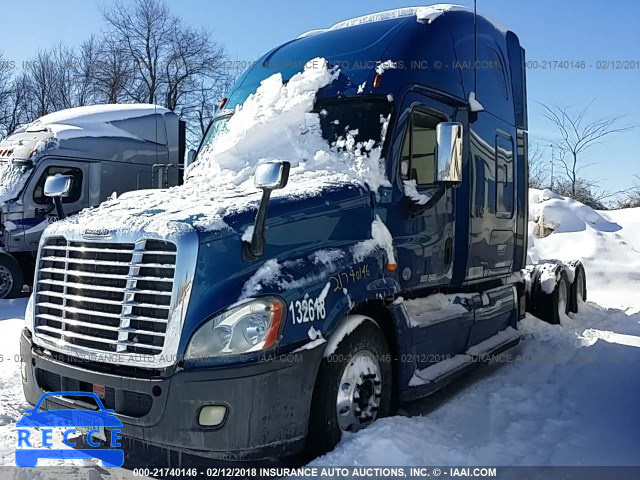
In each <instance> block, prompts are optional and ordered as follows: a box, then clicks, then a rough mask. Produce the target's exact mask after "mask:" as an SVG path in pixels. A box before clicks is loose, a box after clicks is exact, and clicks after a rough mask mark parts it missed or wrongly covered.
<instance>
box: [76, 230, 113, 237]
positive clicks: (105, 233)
mask: <svg viewBox="0 0 640 480" xmlns="http://www.w3.org/2000/svg"><path fill="white" fill-rule="evenodd" d="M111 235H113V231H111V230H107V229H106V228H97V229H87V230H85V231H84V233H83V234H82V236H83V237H84V238H105V237H110V236H111Z"/></svg>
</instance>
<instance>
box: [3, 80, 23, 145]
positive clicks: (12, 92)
mask: <svg viewBox="0 0 640 480" xmlns="http://www.w3.org/2000/svg"><path fill="white" fill-rule="evenodd" d="M29 88H30V87H29V80H28V78H27V76H26V75H25V74H21V75H19V76H17V77H16V78H14V79H13V81H12V82H11V85H10V87H9V93H8V95H7V96H6V97H5V100H3V103H2V122H1V125H0V129H1V131H0V134H1V135H2V136H6V135H9V134H10V133H12V132H13V131H14V130H15V129H16V128H18V127H19V126H20V125H21V124H23V123H26V122H28V121H30V120H31V117H30V115H29Z"/></svg>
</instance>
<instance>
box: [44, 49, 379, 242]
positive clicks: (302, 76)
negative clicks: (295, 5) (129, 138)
mask: <svg viewBox="0 0 640 480" xmlns="http://www.w3.org/2000/svg"><path fill="white" fill-rule="evenodd" d="M337 76H338V70H337V69H336V68H331V69H330V68H328V66H327V62H325V61H324V60H323V59H314V60H311V61H309V62H308V63H307V65H306V66H305V70H304V71H303V72H301V73H298V74H296V75H294V76H293V77H292V78H291V80H289V82H287V83H286V84H285V83H284V82H283V80H282V76H281V75H280V74H279V73H278V74H275V75H272V76H271V77H269V78H267V79H266V80H264V81H263V82H262V83H261V85H260V86H259V87H258V89H257V91H256V92H255V93H254V94H252V95H250V96H249V98H248V99H247V100H246V101H245V103H244V104H243V105H242V106H239V107H237V108H236V110H235V112H234V114H233V116H232V117H231V118H230V119H229V120H228V122H227V125H226V127H225V128H226V131H225V133H224V134H223V135H222V136H221V137H220V138H217V139H216V141H215V142H212V144H209V146H208V147H205V148H204V149H203V150H202V151H201V152H200V154H199V155H198V159H197V160H196V161H195V163H194V164H192V165H191V166H190V168H189V169H188V171H187V174H186V177H187V180H186V183H185V184H184V185H182V186H179V187H174V188H171V189H168V190H163V191H149V190H148V191H144V192H134V193H130V194H126V195H123V196H122V197H120V198H119V199H117V200H113V201H107V202H105V203H103V204H102V205H101V206H100V207H98V208H97V209H89V210H85V211H83V212H82V213H81V214H80V215H79V216H75V217H73V218H71V219H68V220H65V221H63V222H57V224H56V225H55V226H52V227H51V228H52V229H54V228H59V229H61V230H62V229H64V228H65V226H66V225H69V223H79V224H82V226H83V227H85V228H89V227H90V226H96V227H100V228H116V229H118V230H120V231H122V230H123V229H125V230H126V229H130V230H134V229H135V230H136V231H146V232H155V233H159V234H160V235H171V234H174V233H179V232H181V231H184V230H185V229H190V228H191V226H193V227H195V228H197V229H200V230H218V229H222V228H225V227H226V223H225V222H224V218H225V216H227V215H231V214H233V213H237V212H241V211H245V210H246V209H248V208H255V206H256V204H257V203H258V201H259V197H260V195H259V191H258V190H257V189H256V187H255V186H254V184H253V174H254V172H255V169H256V166H257V165H258V164H260V163H262V162H265V161H268V160H285V161H288V162H290V163H291V171H290V175H289V182H288V184H287V186H286V187H285V188H284V189H282V190H276V191H274V193H273V197H278V196H288V197H305V196H310V195H317V194H320V193H321V192H322V191H323V189H326V188H327V187H329V186H335V185H343V184H357V185H367V186H368V187H369V188H371V189H372V190H374V191H375V190H377V189H378V187H380V186H381V185H389V182H388V180H387V179H386V177H385V174H384V163H383V159H382V157H381V153H382V151H381V148H382V147H381V145H382V144H383V140H384V135H385V134H386V129H387V122H388V118H386V117H381V118H380V119H379V120H378V119H376V120H374V121H379V122H380V124H381V129H380V131H381V135H382V138H377V139H371V140H369V141H366V142H356V141H355V138H354V137H355V136H356V135H357V134H358V132H357V130H353V129H351V130H345V132H344V134H343V135H342V136H341V137H340V138H339V139H338V141H337V142H334V144H333V145H330V144H329V143H328V142H327V140H325V139H324V138H323V137H322V131H321V127H320V114H318V113H314V112H313V108H314V103H315V98H316V93H317V92H318V90H319V89H320V88H322V87H324V86H326V85H328V84H329V83H331V82H332V81H333V80H335V79H336V78H337ZM375 145H378V146H375ZM105 223H107V224H108V225H105Z"/></svg>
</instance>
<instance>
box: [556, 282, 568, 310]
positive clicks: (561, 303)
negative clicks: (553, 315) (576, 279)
mask: <svg viewBox="0 0 640 480" xmlns="http://www.w3.org/2000/svg"><path fill="white" fill-rule="evenodd" d="M566 314H567V283H566V282H564V281H561V282H560V283H559V284H558V316H560V317H562V316H563V315H566Z"/></svg>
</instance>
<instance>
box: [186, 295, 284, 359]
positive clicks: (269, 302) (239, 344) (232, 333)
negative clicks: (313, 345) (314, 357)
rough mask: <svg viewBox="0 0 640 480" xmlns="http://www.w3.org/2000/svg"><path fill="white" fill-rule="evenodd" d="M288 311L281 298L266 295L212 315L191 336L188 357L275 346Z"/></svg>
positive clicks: (228, 353)
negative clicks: (285, 313)
mask: <svg viewBox="0 0 640 480" xmlns="http://www.w3.org/2000/svg"><path fill="white" fill-rule="evenodd" d="M285 311H286V309H285V307H284V304H283V302H282V301H281V300H279V299H277V298H275V297H265V298H258V299H253V300H249V301H247V302H246V303H243V304H242V305H238V306H236V307H233V308H231V309H230V310H228V311H226V312H224V313H222V314H221V315H218V316H217V317H214V318H212V319H211V320H209V321H207V322H206V323H205V324H204V325H202V326H201V327H200V328H199V329H198V330H197V331H196V333H195V334H194V335H193V337H191V341H190V342H189V346H188V347H187V353H186V354H185V359H187V360H190V359H198V358H211V357H221V356H225V355H238V354H240V353H248V352H256V351H259V350H266V349H268V348H271V347H273V346H274V345H275V344H276V342H277V341H278V337H279V335H280V325H281V323H282V316H283V315H284V312H285Z"/></svg>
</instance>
